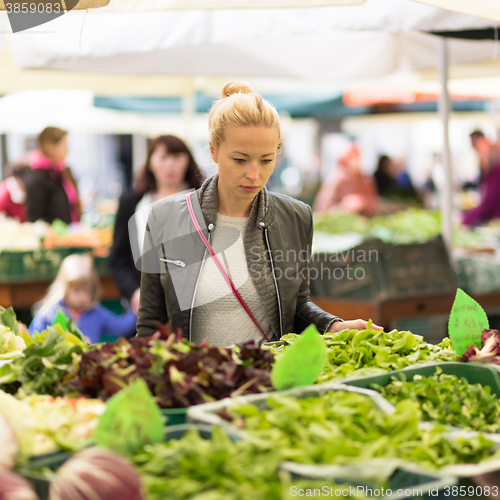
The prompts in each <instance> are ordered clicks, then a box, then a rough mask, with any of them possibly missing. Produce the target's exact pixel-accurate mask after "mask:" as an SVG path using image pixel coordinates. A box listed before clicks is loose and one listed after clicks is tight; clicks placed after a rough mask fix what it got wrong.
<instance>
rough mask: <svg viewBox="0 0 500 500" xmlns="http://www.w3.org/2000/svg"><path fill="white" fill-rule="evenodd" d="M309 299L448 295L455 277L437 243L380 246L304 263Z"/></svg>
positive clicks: (369, 244) (366, 246)
mask: <svg viewBox="0 0 500 500" xmlns="http://www.w3.org/2000/svg"><path fill="white" fill-rule="evenodd" d="M309 268H310V289H311V295H312V296H314V297H324V298H331V299H332V298H345V299H365V300H367V299H372V300H373V299H376V300H397V299H405V298H414V297H422V296H432V295H445V294H448V293H454V292H455V291H456V287H457V280H456V275H455V271H454V269H453V267H452V266H451V263H450V260H449V257H448V253H447V250H446V246H445V244H444V241H443V238H442V237H441V236H438V237H436V238H434V239H433V240H431V241H428V242H426V243H415V244H410V245H393V244H390V243H383V242H382V241H380V240H371V241H367V242H365V243H363V244H361V245H358V246H357V247H354V248H351V249H350V250H346V251H345V252H338V253H332V254H325V253H323V254H315V255H314V256H313V258H312V259H311V261H310V263H309Z"/></svg>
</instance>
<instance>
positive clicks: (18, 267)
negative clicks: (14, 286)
mask: <svg viewBox="0 0 500 500" xmlns="http://www.w3.org/2000/svg"><path fill="white" fill-rule="evenodd" d="M89 250H90V249H89V248H53V249H40V250H29V251H26V252H8V251H4V252H0V282H4V283H23V282H27V281H35V280H52V279H53V278H54V277H55V276H56V274H57V273H58V271H59V268H60V266H61V263H62V261H63V260H64V259H65V258H66V257H67V256H68V255H71V254H72V253H77V254H82V253H87V252H88V251H89Z"/></svg>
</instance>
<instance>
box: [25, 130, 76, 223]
mask: <svg viewBox="0 0 500 500" xmlns="http://www.w3.org/2000/svg"><path fill="white" fill-rule="evenodd" d="M67 136H68V133H67V132H66V130H62V129H60V128H57V127H46V128H45V129H44V130H43V131H42V132H41V134H40V135H39V136H38V143H39V145H40V148H39V149H36V150H34V151H31V153H30V154H29V165H30V168H31V171H30V173H29V175H28V176H27V178H26V210H27V213H28V220H29V221H30V222H35V221H37V220H39V219H42V220H44V221H45V222H48V223H49V224H51V223H52V222H53V221H54V220H55V219H60V220H62V221H63V222H65V223H66V224H71V223H72V222H79V220H80V200H79V198H78V190H77V184H76V181H75V178H74V177H73V175H72V173H71V170H70V169H69V167H68V166H67V165H66V164H65V159H66V156H67V154H68V143H67Z"/></svg>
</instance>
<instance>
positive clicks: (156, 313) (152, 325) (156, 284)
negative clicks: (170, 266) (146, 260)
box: [137, 272, 168, 337]
mask: <svg viewBox="0 0 500 500" xmlns="http://www.w3.org/2000/svg"><path fill="white" fill-rule="evenodd" d="M160 276H161V275H160V274H156V273H146V272H143V273H142V276H141V298H140V302H139V317H138V319H137V335H138V336H139V337H146V336H148V335H152V334H153V333H154V332H156V330H158V328H157V327H156V325H157V324H158V323H160V324H162V325H165V324H167V322H168V314H167V305H166V302H165V291H164V290H163V287H162V286H161V281H160Z"/></svg>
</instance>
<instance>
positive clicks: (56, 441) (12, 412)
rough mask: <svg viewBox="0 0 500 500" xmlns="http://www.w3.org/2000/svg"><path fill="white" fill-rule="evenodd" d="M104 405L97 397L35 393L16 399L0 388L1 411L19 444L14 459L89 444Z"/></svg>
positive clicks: (0, 413) (73, 448) (23, 458)
mask: <svg viewBox="0 0 500 500" xmlns="http://www.w3.org/2000/svg"><path fill="white" fill-rule="evenodd" d="M105 408H106V404H105V403H103V402H102V401H99V400H92V399H85V398H79V399H67V398H53V397H51V396H38V395H31V396H27V397H26V398H24V399H22V400H19V399H17V398H15V397H13V396H10V395H9V394H6V393H4V392H2V391H0V415H2V416H3V417H4V419H5V420H6V421H7V422H8V424H9V425H10V427H11V428H12V430H13V431H14V435H15V438H16V442H17V443H18V445H19V453H18V456H17V459H16V461H17V463H23V462H24V461H25V460H26V459H27V458H29V457H32V456H37V455H43V454H45V453H51V452H54V451H59V450H68V451H77V450H80V449H82V448H84V447H85V446H89V445H90V444H91V443H92V440H93V437H94V432H95V429H96V427H97V422H98V420H99V417H100V415H102V413H103V412H104V410H105Z"/></svg>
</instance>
